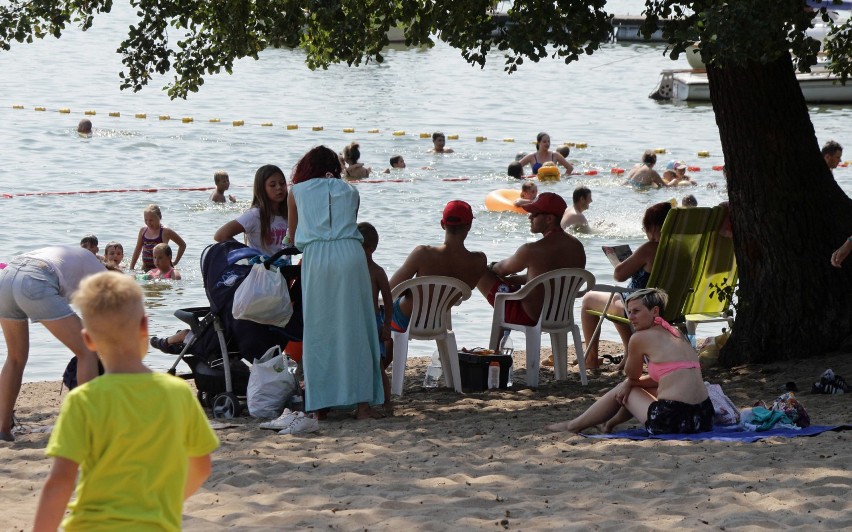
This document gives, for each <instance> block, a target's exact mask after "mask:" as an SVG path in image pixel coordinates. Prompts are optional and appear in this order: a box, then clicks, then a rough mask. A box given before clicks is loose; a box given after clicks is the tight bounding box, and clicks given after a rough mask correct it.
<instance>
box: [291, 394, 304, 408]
mask: <svg viewBox="0 0 852 532" xmlns="http://www.w3.org/2000/svg"><path fill="white" fill-rule="evenodd" d="M290 410H291V411H292V412H304V411H305V401H304V399H302V396H301V395H299V394H295V395H294V396H293V397H291V398H290Z"/></svg>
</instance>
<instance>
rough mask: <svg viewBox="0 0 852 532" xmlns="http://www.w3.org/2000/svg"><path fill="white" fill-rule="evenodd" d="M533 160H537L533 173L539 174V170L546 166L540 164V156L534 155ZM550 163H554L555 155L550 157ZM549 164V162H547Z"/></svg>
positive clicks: (533, 166)
mask: <svg viewBox="0 0 852 532" xmlns="http://www.w3.org/2000/svg"><path fill="white" fill-rule="evenodd" d="M533 159H535V163H534V164H533V165H532V173H534V174H537V173H538V169H539V168H541V167H542V166H544V165H543V164H542V163H540V162H538V155H536V154H535V153H534V154H533ZM550 161H551V162H553V155H552V154H551V156H550ZM545 162H547V161H545Z"/></svg>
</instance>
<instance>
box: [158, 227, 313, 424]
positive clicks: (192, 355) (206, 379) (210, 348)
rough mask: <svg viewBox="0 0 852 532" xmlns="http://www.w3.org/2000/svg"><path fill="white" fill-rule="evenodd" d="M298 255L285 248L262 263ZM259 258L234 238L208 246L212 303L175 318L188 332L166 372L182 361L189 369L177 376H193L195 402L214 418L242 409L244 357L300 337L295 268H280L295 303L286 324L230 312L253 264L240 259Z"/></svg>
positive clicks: (205, 271)
mask: <svg viewBox="0 0 852 532" xmlns="http://www.w3.org/2000/svg"><path fill="white" fill-rule="evenodd" d="M296 253H298V250H297V249H296V248H292V247H291V248H285V249H283V250H281V251H280V252H278V253H276V254H275V255H274V256H272V257H270V258H269V259H267V260H266V261H264V264H265V265H266V266H269V265H270V264H272V263H273V262H275V261H276V260H277V259H278V258H280V257H281V256H283V255H293V254H296ZM259 256H260V254H259V252H258V251H256V250H254V249H252V248H249V247H247V246H246V245H244V244H242V243H240V242H237V241H236V240H228V241H226V242H220V243H217V244H211V245H209V246H207V248H205V249H204V251H203V252H202V253H201V274H202V278H203V280H204V292H205V293H206V295H207V300H208V301H209V302H210V306H209V307H193V308H185V309H179V310H176V311H175V317H177V318H178V319H179V320H181V321H183V322H184V323H186V324H187V325H188V326H189V328H190V331H191V332H192V334H191V336H190V337H189V338H190V339H189V340H188V341H187V342H186V344H185V346H184V347H183V349H182V350H181V352H180V354H179V356H178V359H177V360H176V361H175V363H174V364H173V365H172V367H171V369H169V371H168V372H169V373H170V374H172V375H175V373H176V368H177V365H178V364H179V363H180V362H181V361H184V362H186V363H187V365H188V366H189V368H190V371H191V373H189V374H183V375H180V377H182V378H184V379H194V380H195V386H196V388H197V389H198V400H199V401H200V402H201V404H202V405H204V406H208V407H210V408H211V409H212V411H213V417H214V418H216V419H222V418H225V419H230V418H233V417H236V416H238V415H240V413H241V411H242V408H243V403H241V402H240V400H239V397H240V396H242V397H245V395H246V388H247V386H248V377H249V367H248V366H247V365H246V364H245V363H244V362H243V360H242V359H247V360H249V361H253V360H254V359H255V358H260V357H261V356H262V355H263V354H264V353H265V352H266V351H267V350H268V349H269V348H270V347H273V346H276V345H278V346H281V347H282V348H283V347H284V346H285V345H287V343H288V342H290V341H301V339H302V297H301V285H300V283H299V276H300V267H299V266H290V265H285V266H281V267H279V270H280V272H281V274H282V275H284V276H285V277H286V278H287V279H288V281H290V299H291V301H292V302H293V316H292V317H291V318H290V321H289V322H288V323H287V326H286V327H284V328H281V327H274V326H271V325H264V324H260V323H256V322H253V321H248V320H238V319H235V318H234V316H233V314H232V313H231V308H232V305H233V300H234V293H235V292H236V290H237V288H238V287H239V286H240V285H241V284H242V282H243V281H244V280H245V278H246V276H247V275H248V274H249V272H250V271H251V268H252V265H251V264H248V263H246V261H245V260H243V259H253V258H256V257H259Z"/></svg>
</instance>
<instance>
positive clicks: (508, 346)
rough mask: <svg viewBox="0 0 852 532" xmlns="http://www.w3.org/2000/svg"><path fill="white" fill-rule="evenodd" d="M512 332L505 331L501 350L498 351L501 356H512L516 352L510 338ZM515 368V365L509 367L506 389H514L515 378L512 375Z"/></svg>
mask: <svg viewBox="0 0 852 532" xmlns="http://www.w3.org/2000/svg"><path fill="white" fill-rule="evenodd" d="M510 332H511V331H510V330H509V329H506V330H505V331H503V338H501V339H500V348H499V349H498V352H499V353H500V354H501V355H508V356H512V353H514V352H515V346H514V344H513V343H512V338H511V337H510V336H509V333H510ZM514 367H515V364H514V363H512V365H510V366H509V376H508V378H507V379H506V387H507V388H511V387H512V378H513V377H514V375H512V374H513V373H514Z"/></svg>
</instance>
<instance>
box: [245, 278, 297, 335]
mask: <svg viewBox="0 0 852 532" xmlns="http://www.w3.org/2000/svg"><path fill="white" fill-rule="evenodd" d="M232 312H233V314H234V318H236V319H238V320H251V321H254V322H257V323H263V324H265V325H275V326H278V327H284V326H285V325H287V322H288V321H290V317H291V316H292V315H293V303H292V302H291V301H290V291H289V290H288V289H287V279H285V278H284V276H283V275H281V274H280V273H279V272H278V270H277V269H274V268H271V269H269V270H267V269H266V268H264V266H263V264H255V265H254V266H252V268H251V271H250V272H249V274H248V275H247V276H246V278H245V280H244V281H243V284H241V285H240V286H239V288H237V291H236V292H234V305H233V308H232Z"/></svg>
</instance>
